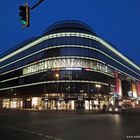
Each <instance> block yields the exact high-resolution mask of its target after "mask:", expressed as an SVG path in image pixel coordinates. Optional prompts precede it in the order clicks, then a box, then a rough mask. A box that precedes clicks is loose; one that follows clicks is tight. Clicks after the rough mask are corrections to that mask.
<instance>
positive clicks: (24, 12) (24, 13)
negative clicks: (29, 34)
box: [19, 5, 30, 27]
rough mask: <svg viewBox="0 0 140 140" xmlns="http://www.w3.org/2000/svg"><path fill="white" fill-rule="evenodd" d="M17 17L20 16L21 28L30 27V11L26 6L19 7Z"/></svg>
mask: <svg viewBox="0 0 140 140" xmlns="http://www.w3.org/2000/svg"><path fill="white" fill-rule="evenodd" d="M19 10H20V12H19V16H20V22H21V24H22V25H23V27H29V25H30V11H29V10H30V9H29V6H28V5H24V6H23V5H22V6H19Z"/></svg>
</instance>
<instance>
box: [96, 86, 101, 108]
mask: <svg viewBox="0 0 140 140" xmlns="http://www.w3.org/2000/svg"><path fill="white" fill-rule="evenodd" d="M95 87H96V88H97V89H98V96H99V90H100V88H101V85H100V84H96V85H95ZM98 101H99V111H100V100H99V99H98Z"/></svg>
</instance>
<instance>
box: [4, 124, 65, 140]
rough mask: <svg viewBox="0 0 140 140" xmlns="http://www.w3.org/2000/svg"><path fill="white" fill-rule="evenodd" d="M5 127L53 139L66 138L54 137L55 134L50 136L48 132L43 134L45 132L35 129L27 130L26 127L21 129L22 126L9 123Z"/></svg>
mask: <svg viewBox="0 0 140 140" xmlns="http://www.w3.org/2000/svg"><path fill="white" fill-rule="evenodd" d="M3 127H6V128H9V129H14V130H17V131H21V132H25V133H30V134H35V135H38V136H41V137H45V138H49V139H53V140H64V139H61V138H57V137H53V136H49V135H46V134H43V133H39V132H34V131H30V130H26V129H21V128H17V127H13V126H9V125H3Z"/></svg>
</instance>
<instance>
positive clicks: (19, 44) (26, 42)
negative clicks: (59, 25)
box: [0, 36, 40, 58]
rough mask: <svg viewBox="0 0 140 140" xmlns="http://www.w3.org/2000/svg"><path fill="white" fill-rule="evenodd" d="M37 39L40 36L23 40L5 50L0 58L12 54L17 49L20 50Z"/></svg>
mask: <svg viewBox="0 0 140 140" xmlns="http://www.w3.org/2000/svg"><path fill="white" fill-rule="evenodd" d="M39 37H40V36H36V37H31V38H28V39H25V40H24V41H22V42H20V43H18V44H16V45H15V46H13V47H12V48H10V49H8V50H6V51H5V52H3V53H0V58H2V57H4V56H6V55H8V54H10V53H12V52H14V51H16V50H17V49H20V48H21V47H23V46H25V45H27V44H29V43H31V42H33V41H35V40H36V39H38V38H39Z"/></svg>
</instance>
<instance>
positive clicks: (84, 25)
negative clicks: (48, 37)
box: [42, 20, 96, 35]
mask: <svg viewBox="0 0 140 140" xmlns="http://www.w3.org/2000/svg"><path fill="white" fill-rule="evenodd" d="M66 23H76V24H81V25H83V27H85V28H83V29H86V30H87V31H89V32H90V33H92V34H95V35H96V33H95V31H94V30H93V28H92V27H91V26H89V25H88V24H86V23H85V22H83V21H78V20H61V21H57V22H55V23H53V24H51V25H50V26H48V27H47V28H46V30H44V32H43V33H42V35H45V34H47V33H49V32H51V31H52V30H55V28H56V26H57V25H61V24H66ZM73 28H74V27H73Z"/></svg>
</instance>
